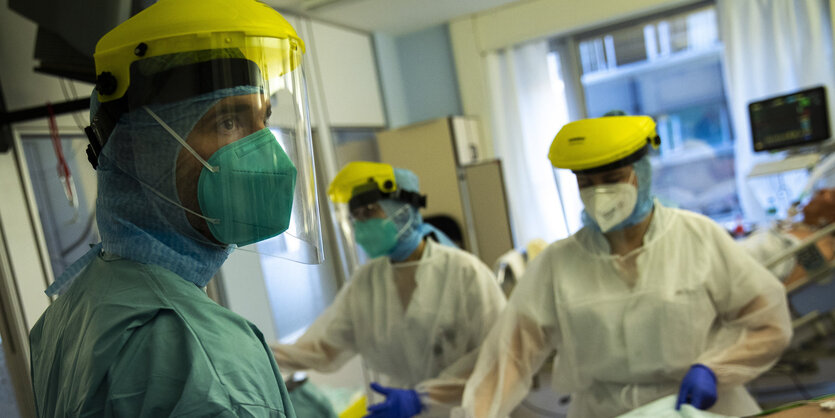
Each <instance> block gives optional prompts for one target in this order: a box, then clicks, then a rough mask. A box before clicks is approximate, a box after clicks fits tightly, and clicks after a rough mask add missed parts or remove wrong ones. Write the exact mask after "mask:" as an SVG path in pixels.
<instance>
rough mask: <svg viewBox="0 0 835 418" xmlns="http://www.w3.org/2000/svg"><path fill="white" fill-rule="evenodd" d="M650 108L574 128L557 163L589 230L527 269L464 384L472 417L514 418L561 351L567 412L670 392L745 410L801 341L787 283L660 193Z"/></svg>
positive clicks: (704, 405)
mask: <svg viewBox="0 0 835 418" xmlns="http://www.w3.org/2000/svg"><path fill="white" fill-rule="evenodd" d="M659 141H660V140H659V138H658V135H657V134H656V132H655V122H654V121H653V120H652V119H651V118H650V117H647V116H610V117H603V118H598V119H586V120H580V121H576V122H572V123H569V124H567V125H565V126H564V127H563V128H562V129H561V130H560V132H559V133H558V134H557V136H556V138H555V139H554V142H553V143H552V145H551V149H550V153H549V159H550V160H551V162H552V164H553V166H554V167H557V168H564V169H570V170H573V171H574V173H575V174H576V176H577V183H578V186H579V188H580V196H581V199H582V201H583V203H584V206H585V209H584V213H583V218H584V224H585V226H584V227H583V228H582V229H581V230H580V231H578V232H577V233H576V234H574V235H572V236H570V237H568V238H566V239H563V240H560V241H557V242H555V243H553V244H551V245H550V246H549V247H548V248H546V249H545V250H544V251H543V252H542V254H540V256H539V257H537V258H536V259H535V260H533V262H532V263H531V265H529V266H528V268H527V270H526V271H525V275H524V278H523V279H522V280H520V281H519V285H518V286H517V287H516V289H515V290H514V293H513V294H512V296H511V298H510V301H509V302H508V306H507V308H506V309H505V311H504V312H503V313H502V315H501V317H500V319H499V321H498V323H497V324H496V326H495V327H494V328H493V329H492V330H491V331H490V335H489V336H488V337H487V340H485V342H484V344H483V345H482V350H481V353H480V355H479V359H478V362H477V365H476V368H475V370H474V371H473V373H472V375H471V377H470V380H469V381H468V382H467V386H466V390H465V393H464V401H463V407H464V409H465V410H466V413H467V414H468V415H470V416H474V417H478V418H484V417H505V416H507V415H508V414H509V413H510V411H511V410H513V408H514V407H515V406H516V404H517V403H519V402H520V401H521V400H522V399H523V398H524V397H525V395H526V393H527V391H528V388H529V386H530V381H531V377H532V376H533V375H534V374H535V373H536V372H537V370H538V369H539V368H540V366H541V365H542V363H543V361H544V360H545V359H546V357H547V356H548V355H549V354H550V353H552V352H553V350H555V349H556V352H557V359H556V360H555V362H554V367H553V372H552V376H553V387H554V388H555V390H557V391H559V392H560V393H571V395H572V397H571V403H570V406H569V413H568V416H569V417H571V418H576V417H613V416H617V415H619V414H622V413H625V412H627V411H629V410H631V409H634V408H637V407H639V406H641V405H643V404H646V403H649V402H651V401H653V400H655V399H659V398H661V397H664V396H667V395H671V394H678V400H677V402H676V408H678V407H680V406H681V405H682V404H683V403H688V404H691V405H693V406H695V407H697V408H699V409H703V410H709V411H711V412H716V413H721V414H726V415H734V416H742V415H749V414H754V413H756V412H757V411H759V407H758V405H757V403H756V402H755V401H754V399H753V398H752V397H751V396H750V395H749V394H748V392H747V391H746V389H745V388H744V387H743V384H745V383H746V382H748V381H750V380H751V379H753V378H754V377H756V376H757V375H759V374H760V373H762V372H764V371H765V370H767V369H769V368H770V367H771V366H772V365H774V363H775V362H776V361H777V359H778V357H779V356H780V354H781V352H782V351H783V349H785V348H786V346H787V345H788V344H789V341H790V338H791V334H792V332H791V324H790V318H789V312H788V308H787V302H786V296H785V293H784V289H783V286H782V285H781V284H780V282H779V281H778V280H777V279H776V278H775V277H774V276H773V275H772V274H771V273H770V272H768V271H767V270H766V269H765V268H764V267H763V266H762V265H760V264H759V263H757V262H756V261H755V260H754V259H753V258H751V256H749V255H748V254H747V253H746V252H745V251H744V250H742V248H740V247H739V246H738V245H737V244H736V243H734V241H733V240H732V239H731V237H730V236H729V234H728V233H727V232H725V230H723V229H722V228H721V227H720V226H718V225H717V224H716V223H714V222H713V221H711V220H710V219H708V218H706V217H704V216H701V215H698V214H695V213H691V212H687V211H683V210H677V209H671V208H666V207H664V206H662V205H660V204H659V203H658V201H655V200H653V199H652V197H651V195H650V183H651V182H650V180H651V167H650V164H649V161H648V156H647V153H648V151H649V148H650V147H651V146H653V147H657V146H658V144H659Z"/></svg>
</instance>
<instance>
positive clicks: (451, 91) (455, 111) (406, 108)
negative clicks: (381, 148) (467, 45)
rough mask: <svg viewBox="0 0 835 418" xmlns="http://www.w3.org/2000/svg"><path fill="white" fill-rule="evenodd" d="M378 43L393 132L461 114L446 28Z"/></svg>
mask: <svg viewBox="0 0 835 418" xmlns="http://www.w3.org/2000/svg"><path fill="white" fill-rule="evenodd" d="M374 40H375V47H376V50H377V60H378V66H379V68H380V79H381V83H382V89H383V97H384V100H385V105H386V113H387V115H388V120H389V126H390V127H391V128H397V127H400V126H403V125H408V124H411V123H415V122H420V121H424V120H428V119H435V118H440V117H445V116H449V115H460V114H461V100H460V97H459V94H458V80H457V78H456V75H455V64H454V61H453V57H452V47H451V44H450V38H449V29H448V26H447V25H446V24H444V25H440V26H435V27H431V28H428V29H424V30H421V31H418V32H413V33H409V34H405V35H400V36H397V37H392V36H388V35H383V34H375V36H374Z"/></svg>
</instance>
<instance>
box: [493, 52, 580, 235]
mask: <svg viewBox="0 0 835 418" xmlns="http://www.w3.org/2000/svg"><path fill="white" fill-rule="evenodd" d="M548 53H549V49H548V43H547V42H546V41H541V42H534V43H529V44H524V45H521V46H518V47H514V48H507V49H503V50H500V51H495V52H491V53H488V54H487V55H486V57H485V61H484V65H485V66H486V73H487V75H488V80H489V90H490V91H489V93H490V107H491V111H490V118H491V126H492V129H493V140H494V148H495V151H496V154H497V157H498V158H500V159H501V161H502V165H503V168H504V178H505V187H506V190H507V195H508V204H509V207H510V217H511V225H512V228H513V236H514V242H515V245H516V247H517V248H519V247H522V246H524V245H526V244H527V243H528V242H530V241H531V240H533V239H535V238H541V239H544V240H546V241H548V242H551V241H554V240H557V239H560V238H563V237H566V236H568V228H567V226H566V221H565V220H566V217H565V216H564V214H563V205H561V202H560V199H559V196H558V193H557V185H556V184H555V182H554V173H553V170H552V167H551V163H550V162H549V161H548V149H549V147H550V146H551V141H552V140H553V139H554V136H555V135H556V133H557V131H559V129H560V127H562V125H564V124H565V123H567V122H568V113H567V110H566V103H565V95H564V93H563V92H562V91H561V82H559V80H557V81H556V82H554V80H552V78H553V77H554V76H556V74H554V68H553V60H552V62H551V67H549V58H548ZM561 183H562V182H561ZM575 188H576V186H575ZM570 217H575V215H571V216H570Z"/></svg>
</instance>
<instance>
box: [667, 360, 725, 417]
mask: <svg viewBox="0 0 835 418" xmlns="http://www.w3.org/2000/svg"><path fill="white" fill-rule="evenodd" d="M684 403H689V404H690V405H693V406H695V407H696V408H699V409H708V408H710V407H711V406H713V404H715V403H716V375H715V374H713V370H710V368H709V367H707V366H705V365H704V364H694V365H692V366H690V371H688V372H687V375H686V376H684V380H682V381H681V389H679V391H678V399H677V400H676V410H678V409H681V404H684Z"/></svg>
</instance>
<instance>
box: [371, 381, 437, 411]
mask: <svg viewBox="0 0 835 418" xmlns="http://www.w3.org/2000/svg"><path fill="white" fill-rule="evenodd" d="M371 389H374V391H375V392H377V393H381V394H383V395H385V396H386V400H385V401H383V402H381V403H378V404H374V405H371V406H369V407H368V415H366V416H365V418H410V417H413V416H415V415H417V414H419V413H420V411H421V410H422V409H423V404H422V403H420V396H419V395H418V393H417V392H415V391H414V390H411V389H395V388H387V387H385V386H382V385H380V384H379V383H377V382H373V383H371Z"/></svg>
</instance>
